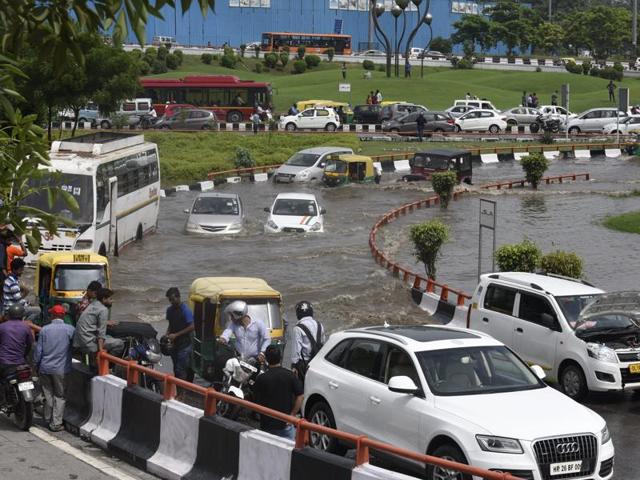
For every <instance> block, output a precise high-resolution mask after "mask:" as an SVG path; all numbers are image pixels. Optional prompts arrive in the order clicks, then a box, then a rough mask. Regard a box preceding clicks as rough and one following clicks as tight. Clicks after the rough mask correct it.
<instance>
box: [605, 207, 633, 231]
mask: <svg viewBox="0 0 640 480" xmlns="http://www.w3.org/2000/svg"><path fill="white" fill-rule="evenodd" d="M604 225H605V227H607V228H610V229H612V230H618V231H620V232H627V233H640V211H636V212H627V213H623V214H621V215H615V216H612V217H607V218H606V219H605V221H604Z"/></svg>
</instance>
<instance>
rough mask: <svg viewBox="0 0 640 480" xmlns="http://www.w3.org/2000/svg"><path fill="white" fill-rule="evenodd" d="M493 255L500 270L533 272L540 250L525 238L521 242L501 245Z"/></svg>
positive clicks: (539, 256) (538, 259)
mask: <svg viewBox="0 0 640 480" xmlns="http://www.w3.org/2000/svg"><path fill="white" fill-rule="evenodd" d="M494 256H495V259H496V263H497V264H498V268H499V269H500V271H501V272H533V271H535V269H536V267H537V266H538V263H540V258H541V257H542V252H540V249H539V248H538V246H537V245H536V244H535V243H533V242H532V241H531V240H528V239H525V240H523V241H522V243H514V244H512V245H503V246H501V247H500V248H498V249H497V250H496V251H495V254H494Z"/></svg>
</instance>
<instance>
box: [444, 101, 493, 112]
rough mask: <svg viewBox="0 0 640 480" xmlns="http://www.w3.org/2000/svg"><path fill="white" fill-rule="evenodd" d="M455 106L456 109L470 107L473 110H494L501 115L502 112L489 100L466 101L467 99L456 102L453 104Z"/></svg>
mask: <svg viewBox="0 0 640 480" xmlns="http://www.w3.org/2000/svg"><path fill="white" fill-rule="evenodd" d="M453 106H454V107H458V106H468V107H473V108H481V109H483V110H493V111H494V112H496V113H500V110H498V109H497V108H496V107H494V106H493V103H491V102H490V101H489V100H465V99H461V100H455V101H454V102H453Z"/></svg>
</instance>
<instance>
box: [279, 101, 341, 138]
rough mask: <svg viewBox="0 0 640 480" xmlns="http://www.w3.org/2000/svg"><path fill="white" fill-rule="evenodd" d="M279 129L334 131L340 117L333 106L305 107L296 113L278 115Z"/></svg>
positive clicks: (290, 130) (337, 126)
mask: <svg viewBox="0 0 640 480" xmlns="http://www.w3.org/2000/svg"><path fill="white" fill-rule="evenodd" d="M279 127H280V129H281V130H283V129H284V130H287V131H289V132H293V131H295V130H298V129H310V130H326V131H327V132H335V131H336V129H337V128H339V127H340V117H339V116H338V114H337V113H336V111H335V110H334V109H333V108H328V107H316V108H307V109H306V110H303V111H302V112H300V113H297V114H296V115H286V116H283V117H280V122H279Z"/></svg>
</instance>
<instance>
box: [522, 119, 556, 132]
mask: <svg viewBox="0 0 640 480" xmlns="http://www.w3.org/2000/svg"><path fill="white" fill-rule="evenodd" d="M560 125H561V123H560V120H559V119H557V118H548V117H547V118H545V117H544V115H538V117H537V118H536V121H535V122H534V123H532V124H531V125H530V126H529V130H531V133H538V132H539V131H540V130H542V131H543V132H551V133H558V132H559V131H560Z"/></svg>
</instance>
